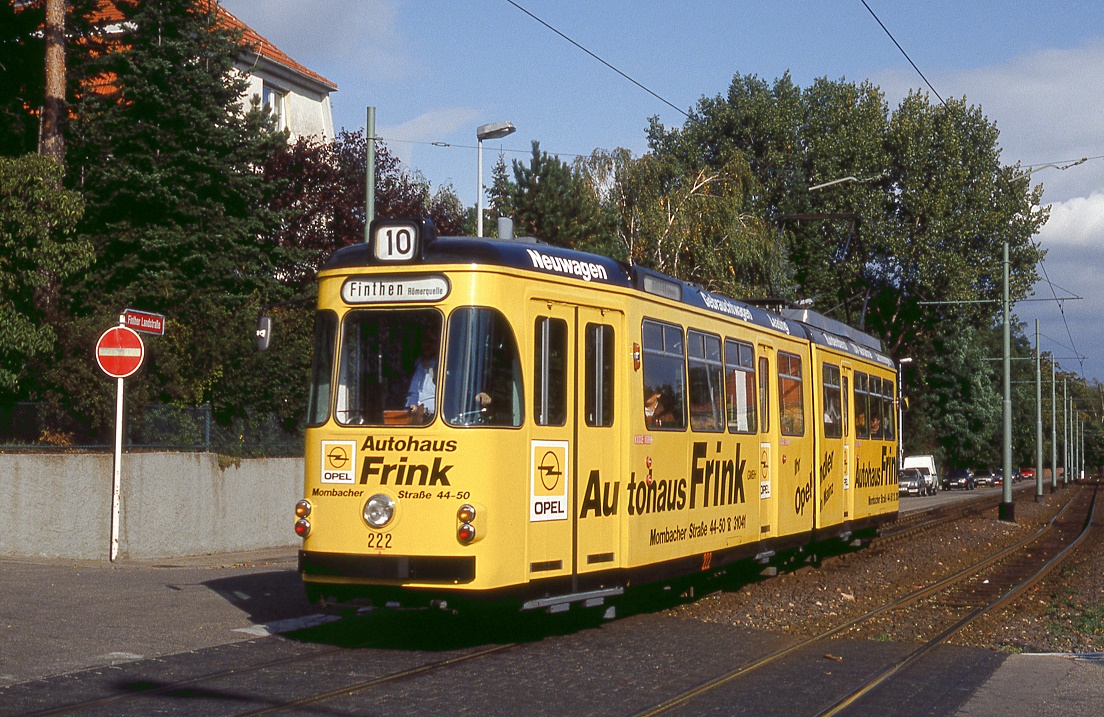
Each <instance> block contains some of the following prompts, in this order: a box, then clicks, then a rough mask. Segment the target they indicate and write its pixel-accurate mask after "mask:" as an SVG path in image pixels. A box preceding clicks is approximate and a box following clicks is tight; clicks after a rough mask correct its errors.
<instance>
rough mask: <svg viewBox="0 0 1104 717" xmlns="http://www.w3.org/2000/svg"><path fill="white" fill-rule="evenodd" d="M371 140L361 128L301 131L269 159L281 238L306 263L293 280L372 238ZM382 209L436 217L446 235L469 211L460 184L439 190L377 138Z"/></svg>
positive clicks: (293, 270)
mask: <svg viewBox="0 0 1104 717" xmlns="http://www.w3.org/2000/svg"><path fill="white" fill-rule="evenodd" d="M366 146H367V143H366V142H365V139H364V133H363V132H362V131H360V130H357V131H355V132H348V131H342V132H341V133H339V134H338V136H337V138H336V139H334V140H333V141H332V142H322V141H318V140H315V139H312V138H307V137H300V138H299V139H298V140H297V141H296V142H295V143H293V144H291V145H289V146H287V147H285V148H281V149H280V150H279V151H277V152H276V153H275V154H274V155H272V157H271V158H269V160H268V162H267V163H266V165H265V178H266V180H268V181H269V182H271V183H272V184H273V185H274V186H275V187H277V191H276V192H275V194H274V196H273V199H272V202H271V205H270V207H271V209H272V210H273V211H274V212H276V213H277V214H278V215H279V217H280V221H279V224H278V228H277V230H276V232H275V241H276V243H277V244H279V245H280V246H281V247H284V248H286V249H288V250H289V251H293V252H295V256H296V257H297V261H299V262H300V263H297V264H294V265H291V266H289V267H286V268H285V271H284V274H285V276H286V277H287V280H289V281H292V283H304V282H307V283H309V282H313V279H314V272H315V271H316V270H317V268H318V267H319V266H320V265H321V263H322V262H323V261H325V259H326V258H327V257H329V256H330V254H332V253H333V252H335V251H337V250H338V249H340V248H341V247H343V246H348V245H350V244H359V243H361V242H363V241H364V217H365V197H364V184H365V181H366V177H367V172H366V169H365V164H364V160H365V156H366ZM375 208H376V215H377V216H379V217H428V218H430V219H431V220H433V224H434V226H435V227H436V229H437V233H438V234H442V235H455V234H460V233H461V232H462V230H463V222H464V210H463V207H462V206H461V204H460V199H459V198H458V197H457V196H456V194H455V193H454V192H453V191H452V188H451V187H444V188H441V189H439V190H437V191H436V192H433V191H432V189H431V187H430V185H429V182H427V181H426V180H425V179H424V178H422V177H421V176H420V175H418V174H417V173H414V172H410V171H409V170H407V169H405V168H404V167H403V166H402V164H401V163H400V162H399V160H398V159H397V158H396V157H395V156H394V155H393V154H391V152H390V150H388V148H387V147H386V146H385V145H384V144H383V143H382V142H376V202H375Z"/></svg>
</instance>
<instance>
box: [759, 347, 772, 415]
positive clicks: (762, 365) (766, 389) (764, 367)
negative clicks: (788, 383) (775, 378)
mask: <svg viewBox="0 0 1104 717" xmlns="http://www.w3.org/2000/svg"><path fill="white" fill-rule="evenodd" d="M759 417H760V419H761V420H760V422H759V423H760V428H759V430H760V431H762V432H763V433H766V432H767V431H769V430H770V427H771V422H770V359H768V358H767V357H766V356H760V357H759Z"/></svg>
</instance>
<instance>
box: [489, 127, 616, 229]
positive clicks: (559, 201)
mask: <svg viewBox="0 0 1104 717" xmlns="http://www.w3.org/2000/svg"><path fill="white" fill-rule="evenodd" d="M513 168H514V180H515V182H514V184H513V185H503V184H502V183H501V182H500V179H501V178H500V177H498V176H496V177H495V183H494V185H493V187H492V197H493V201H492V206H493V207H496V208H503V207H506V206H510V207H512V209H513V219H514V222H516V224H517V226H516V227H515V229H514V233H515V234H517V235H519V236H520V235H522V234H528V235H531V236H535V237H537V238H538V239H543V240H544V241H546V242H548V243H549V244H555V245H557V246H563V247H569V248H572V249H583V250H587V249H589V248H591V247H592V246H593V245H594V244H596V243H599V242H601V241H602V236H603V233H604V227H603V222H602V212H601V211H600V208H599V206H598V202H597V199H596V197H595V196H594V195H593V193H591V192H590V191H588V188H587V186H586V184H585V182H584V181H583V179H582V178H581V177H580V175H579V174H578V173H576V172H575V171H574V170H573V169H572V168H571V166H570V165H568V164H566V163H565V162H563V161H562V160H561V159H560V158H558V157H554V156H552V155H549V154H547V153H545V152H541V151H540V143H539V142H533V155H532V157H531V158H530V160H529V164H528V166H527V165H525V164H523V163H521V162H519V161H517V160H514V163H513ZM499 192H503V194H499Z"/></svg>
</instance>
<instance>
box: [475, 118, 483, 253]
mask: <svg viewBox="0 0 1104 717" xmlns="http://www.w3.org/2000/svg"><path fill="white" fill-rule="evenodd" d="M477 144H478V145H479V150H478V155H479V157H478V160H477V161H478V162H479V170H478V172H477V176H478V177H479V186H478V187H476V192H477V194H476V200H475V222H476V224H475V226H476V232H475V235H476V236H477V237H481V236H483V138H482V137H480V138H479V141H478V143H477Z"/></svg>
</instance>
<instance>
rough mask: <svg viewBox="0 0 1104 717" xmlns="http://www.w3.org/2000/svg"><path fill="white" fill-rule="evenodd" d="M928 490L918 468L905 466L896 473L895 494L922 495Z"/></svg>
mask: <svg viewBox="0 0 1104 717" xmlns="http://www.w3.org/2000/svg"><path fill="white" fill-rule="evenodd" d="M927 492H928V486H927V483H926V482H925V480H924V474H923V473H921V472H920V469H918V468H905V469H903V470H902V471H901V472H900V473H899V474H898V475H897V495H924V494H925V493H927Z"/></svg>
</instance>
